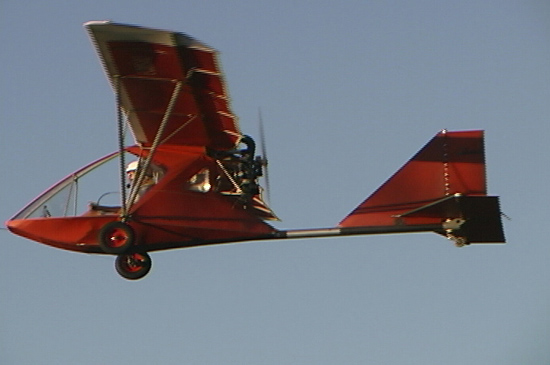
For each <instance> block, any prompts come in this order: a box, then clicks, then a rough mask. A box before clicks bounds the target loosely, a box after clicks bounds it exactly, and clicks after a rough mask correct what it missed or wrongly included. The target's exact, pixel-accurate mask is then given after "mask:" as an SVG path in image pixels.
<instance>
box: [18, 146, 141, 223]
mask: <svg viewBox="0 0 550 365" xmlns="http://www.w3.org/2000/svg"><path fill="white" fill-rule="evenodd" d="M126 155H128V156H125V157H127V159H126V161H131V160H132V159H135V158H136V157H135V156H134V155H131V154H126ZM118 156H119V153H118V152H115V153H112V154H110V155H107V156H105V157H103V158H101V159H99V160H97V161H95V162H92V163H91V164H89V165H87V166H85V167H83V168H82V169H80V170H78V171H76V172H74V173H72V174H71V175H69V176H67V177H66V178H64V179H63V180H61V181H60V182H58V183H57V184H55V185H54V186H52V187H51V188H49V189H48V190H46V191H45V192H44V193H42V194H41V195H40V196H39V197H38V198H36V199H35V200H33V201H32V202H31V203H29V204H28V205H27V206H26V207H25V208H23V209H22V210H21V211H20V212H19V213H17V215H15V216H14V217H13V218H12V219H27V218H41V217H68V216H76V215H81V214H83V213H85V212H86V211H87V210H88V207H89V205H90V202H94V203H95V204H101V205H113V206H117V205H118V206H120V202H121V196H120V195H121V194H120V188H121V186H120V160H119V159H118V158H117V157H118Z"/></svg>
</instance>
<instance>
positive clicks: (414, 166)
mask: <svg viewBox="0 0 550 365" xmlns="http://www.w3.org/2000/svg"><path fill="white" fill-rule="evenodd" d="M500 216H501V214H500V208H499V204H498V197H488V196H487V188H486V178H485V151H484V140H483V131H461V132H448V131H445V130H444V131H441V132H440V133H438V134H437V135H436V136H435V137H434V138H432V140H431V141H429V142H428V143H427V144H426V145H425V146H424V147H423V148H422V149H421V150H420V151H419V152H418V153H417V154H416V155H414V156H413V158H412V159H410V160H409V161H408V162H407V163H406V164H405V165H404V166H403V167H401V169H399V170H398V171H397V172H396V173H395V174H394V175H393V176H392V177H391V178H390V179H389V180H387V181H386V182H385V183H384V184H383V185H382V186H380V188H378V190H376V191H375V192H374V193H373V194H372V195H371V196H369V197H368V198H367V199H366V200H365V201H364V202H363V203H361V204H360V205H359V206H358V207H357V208H356V209H355V210H353V211H352V212H351V213H350V214H349V215H348V216H347V217H345V218H344V219H343V220H342V221H341V222H340V224H339V226H340V227H368V226H396V225H419V224H434V223H443V222H446V221H450V220H454V219H462V220H464V221H465V223H464V224H463V225H461V226H460V229H458V230H456V231H452V232H451V231H450V230H445V229H443V228H442V230H441V231H438V232H437V233H441V234H445V235H446V236H448V237H449V238H453V239H454V238H457V237H459V238H460V241H461V242H462V241H464V242H463V243H474V242H477V243H482V242H504V233H503V230H502V222H501V218H500ZM458 241H459V240H457V242H458Z"/></svg>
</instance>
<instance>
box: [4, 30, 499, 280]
mask: <svg viewBox="0 0 550 365" xmlns="http://www.w3.org/2000/svg"><path fill="white" fill-rule="evenodd" d="M85 27H86V28H87V30H88V32H89V34H90V36H91V39H92V41H93V43H94V44H95V46H96V48H97V51H98V54H99V57H100V58H101V61H102V62H103V65H104V68H105V71H106V73H107V75H108V78H109V80H110V82H111V85H112V87H113V89H114V91H115V94H116V96H117V103H118V110H119V118H118V123H119V132H120V133H119V139H120V148H119V150H118V151H117V152H114V153H112V154H110V155H108V156H105V157H103V158H101V159H99V160H97V161H95V162H93V163H91V164H89V165H87V166H85V167H83V168H82V169H80V170H78V171H76V172H74V173H72V174H70V175H69V176H67V177H66V178H65V179H63V180H61V181H60V182H59V183H57V184H55V185H54V186H53V187H51V188H50V189H48V190H47V191H45V192H44V193H42V194H41V195H40V196H39V197H37V198H36V199H35V200H33V201H32V202H31V203H30V204H28V205H27V206H26V207H25V208H23V209H22V210H21V211H20V212H19V213H17V214H16V215H15V216H14V217H13V218H11V219H10V220H9V221H8V222H7V227H8V228H9V229H10V230H11V231H12V232H13V233H15V234H18V235H21V236H23V237H26V238H29V239H31V240H35V241H38V242H41V243H44V244H47V245H50V246H54V247H57V248H62V249H65V250H72V251H79V252H85V253H98V254H113V255H116V256H117V258H116V261H115V268H116V270H117V272H118V273H119V274H120V275H121V276H123V277H124V278H126V279H139V278H142V277H143V276H145V275H146V274H147V273H148V272H149V270H150V268H151V259H150V256H149V255H148V252H151V251H157V250H165V249H172V248H182V247H193V246H200V245H211V244H220V243H230V242H237V241H252V240H254V241H257V240H268V239H284V238H305V237H323V236H339V235H359V234H382V233H407V232H436V233H439V234H441V235H443V236H446V237H447V238H449V239H451V240H453V241H454V242H455V243H456V245H457V246H463V245H467V244H470V243H504V242H505V241H504V233H503V229H502V222H501V212H500V208H499V202H498V197H495V196H487V189H486V183H485V154H484V142H483V131H478V130H476V131H460V132H449V131H445V130H444V131H441V132H440V133H438V134H437V135H436V136H435V137H434V138H433V139H432V140H431V141H429V142H428V143H427V144H426V145H425V146H424V147H423V148H422V149H421V150H420V151H419V152H418V153H417V154H416V155H415V156H414V157H413V158H412V159H411V160H410V161H408V162H407V163H406V164H405V165H404V166H403V167H402V168H401V169H400V170H398V171H397V172H396V173H395V174H394V175H393V176H392V177H391V178H390V179H389V180H388V181H386V182H385V183H384V184H383V185H382V186H381V187H380V188H379V189H378V190H376V191H375V192H374V193H373V194H372V195H371V196H370V197H368V198H367V199H366V200H365V201H364V202H362V203H361V204H360V205H359V206H358V207H357V208H356V209H355V210H353V211H352V212H351V213H350V214H349V215H348V216H347V217H345V218H344V219H343V220H342V221H341V222H340V223H339V224H338V225H337V226H336V227H334V228H326V229H304V230H279V229H276V228H274V227H273V226H271V225H270V224H268V223H266V220H270V219H277V218H276V216H275V214H274V213H273V212H272V211H271V209H270V208H269V207H268V206H267V204H266V203H265V202H264V201H263V199H262V190H263V189H262V188H261V187H260V186H259V184H258V179H259V178H260V176H262V168H263V167H264V165H265V163H266V162H265V160H264V159H263V158H261V157H259V156H255V144H254V141H253V139H252V138H250V137H248V136H245V135H243V134H242V133H241V132H240V130H239V127H238V124H237V118H236V117H235V116H234V115H233V114H232V112H231V110H230V106H229V97H228V94H227V91H226V87H225V81H224V77H223V74H222V71H221V69H220V66H219V63H218V59H217V52H216V51H215V50H214V49H212V48H210V47H208V46H206V45H205V44H203V43H201V42H199V41H197V40H195V39H193V38H191V37H189V36H187V35H184V34H181V33H174V32H170V31H164V30H157V29H148V28H142V27H137V26H131V25H123V24H116V23H111V22H88V23H86V24H85ZM124 119H125V120H124ZM126 123H127V124H128V125H129V126H130V128H131V130H132V133H133V136H134V139H135V141H136V144H135V145H134V146H131V147H125V145H124V131H123V129H124V126H125V125H126ZM117 157H118V158H117ZM128 157H131V158H132V159H136V160H138V164H137V171H136V175H135V177H134V178H133V180H131V181H130V183H128V182H129V181H128V180H127V179H126V176H125V165H126V161H125V160H126V158H128ZM109 163H115V164H118V169H119V170H120V179H119V180H120V181H118V184H119V186H120V188H119V189H120V191H118V194H120V195H121V197H120V199H119V198H117V204H115V205H109V206H106V205H103V204H99V200H100V199H103V198H104V197H105V196H107V195H109V194H111V192H108V193H106V194H103V195H102V196H101V197H100V199H98V201H97V202H96V203H90V204H87V205H82V204H81V203H79V199H81V197H82V196H83V195H84V194H86V191H90V192H91V191H94V189H93V188H96V191H95V192H96V193H97V192H98V191H97V189H101V188H99V187H97V186H96V185H97V180H96V181H95V182H93V183H92V188H90V187H88V190H86V189H85V188H84V187H85V183H84V182H85V180H86V177H87V176H88V173H91V172H94V171H96V170H98V169H100V167H101V166H103V165H108V164H109ZM111 175H112V174H111ZM102 176H103V177H105V176H107V175H102ZM127 188H129V190H128V191H127ZM99 192H101V191H99ZM102 192H104V193H105V191H102ZM92 194H93V193H92ZM95 196H97V195H95ZM88 197H89V196H88Z"/></svg>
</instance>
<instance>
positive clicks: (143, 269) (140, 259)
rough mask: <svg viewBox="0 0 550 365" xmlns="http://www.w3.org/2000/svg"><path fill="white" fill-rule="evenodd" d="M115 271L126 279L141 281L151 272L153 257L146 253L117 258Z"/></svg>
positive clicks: (123, 255) (124, 255)
mask: <svg viewBox="0 0 550 365" xmlns="http://www.w3.org/2000/svg"><path fill="white" fill-rule="evenodd" d="M115 269H116V271H117V272H118V273H119V274H120V276H122V277H123V278H125V279H128V280H137V279H141V278H142V277H144V276H145V275H147V273H148V272H149V270H151V257H150V256H149V254H147V253H146V252H142V253H138V252H136V253H129V254H122V255H119V256H117V258H116V260H115Z"/></svg>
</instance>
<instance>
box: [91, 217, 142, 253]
mask: <svg viewBox="0 0 550 365" xmlns="http://www.w3.org/2000/svg"><path fill="white" fill-rule="evenodd" d="M98 241H99V247H101V249H102V250H103V252H105V253H113V254H121V253H124V252H126V251H128V249H129V248H130V247H131V246H132V245H133V244H134V241H135V234H134V230H133V229H132V227H130V226H129V225H128V224H126V223H124V222H118V221H117V222H110V223H107V224H106V225H105V226H104V227H103V228H102V229H101V231H99V239H98Z"/></svg>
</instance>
